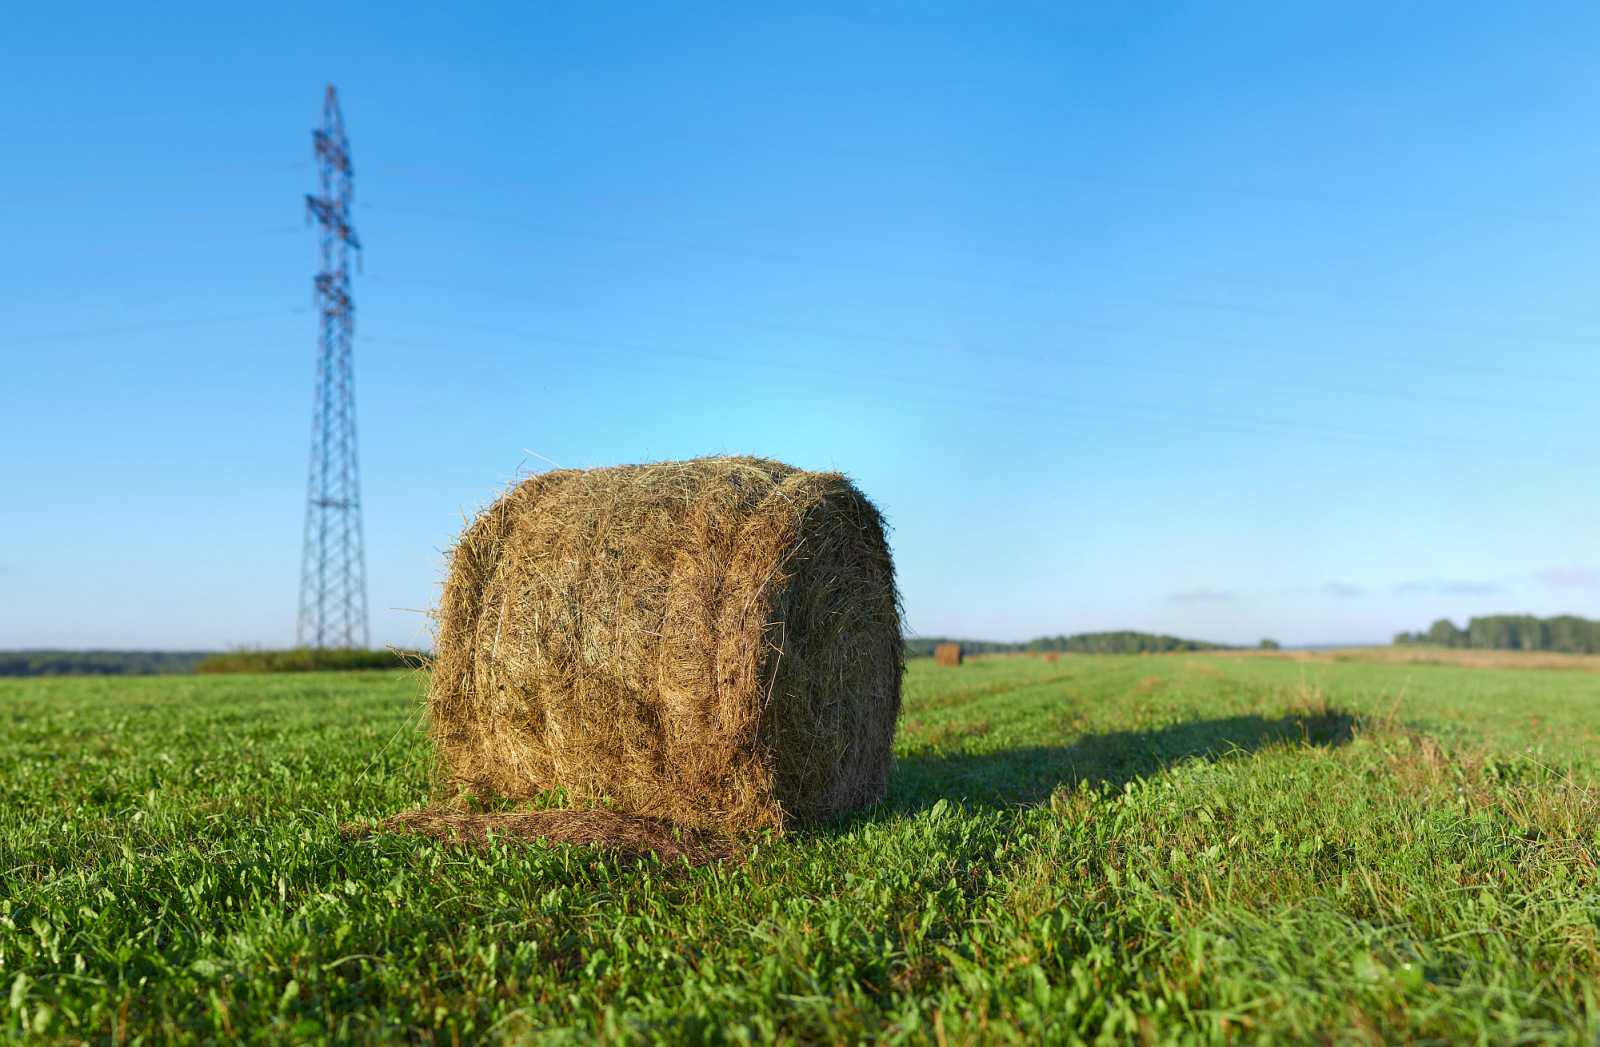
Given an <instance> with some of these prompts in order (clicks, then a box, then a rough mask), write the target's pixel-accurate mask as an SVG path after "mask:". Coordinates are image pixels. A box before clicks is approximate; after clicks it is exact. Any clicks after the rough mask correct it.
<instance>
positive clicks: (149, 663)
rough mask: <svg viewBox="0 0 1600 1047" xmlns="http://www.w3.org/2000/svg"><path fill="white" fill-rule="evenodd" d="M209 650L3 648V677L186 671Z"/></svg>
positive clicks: (0, 660)
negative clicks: (11, 649)
mask: <svg viewBox="0 0 1600 1047" xmlns="http://www.w3.org/2000/svg"><path fill="white" fill-rule="evenodd" d="M211 653H212V652H210V651H0V676H154V675H156V674H159V673H187V672H192V671H193V670H194V667H195V665H196V664H197V663H198V662H199V661H200V660H201V659H203V658H205V657H207V656H208V655H210V654H211Z"/></svg>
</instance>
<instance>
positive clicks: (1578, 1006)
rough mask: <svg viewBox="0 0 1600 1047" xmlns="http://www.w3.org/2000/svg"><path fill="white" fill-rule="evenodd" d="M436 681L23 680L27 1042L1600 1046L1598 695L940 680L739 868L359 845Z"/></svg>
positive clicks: (1282, 678)
mask: <svg viewBox="0 0 1600 1047" xmlns="http://www.w3.org/2000/svg"><path fill="white" fill-rule="evenodd" d="M417 691H418V683H417V681H416V680H414V679H408V678H404V677H402V676H401V675H400V674H397V673H349V674H296V675H292V676H224V677H209V678H202V677H145V678H133V679H107V678H78V679H60V678H44V679H26V680H3V681H0V723H3V724H4V731H3V734H0V790H3V793H0V1026H3V1027H4V1028H6V1029H7V1030H8V1033H9V1035H11V1036H13V1037H17V1038H20V1040H22V1041H24V1042H69V1041H88V1042H93V1043H115V1044H121V1043H130V1044H131V1043H139V1042H143V1043H158V1042H160V1043H167V1042H179V1043H187V1042H219V1043H220V1042H228V1043H232V1042H250V1043H323V1042H325V1043H369V1042H422V1043H435V1044H446V1043H448V1044H456V1043H474V1042H489V1043H496V1042H530V1041H538V1042H552V1043H561V1042H589V1041H596V1040H606V1041H611V1040H616V1041H622V1042H637V1043H652V1042H666V1043H702V1042H712V1043H740V1042H751V1041H760V1042H790V1043H855V1042H905V1043H917V1044H939V1045H941V1047H943V1045H951V1044H958V1043H975V1042H981V1043H1006V1042H1047V1043H1130V1044H1149V1043H1169V1042H1170V1043H1213V1042H1215V1043H1231V1042H1238V1043H1256V1042H1259V1043H1283V1042H1321V1043H1379V1042H1397V1041H1410V1042H1440V1043H1443V1042H1451V1043H1466V1042H1475V1043H1492V1044H1510V1043H1570V1044H1592V1043H1594V1042H1595V1041H1596V1039H1597V1037H1600V950H1597V944H1600V885H1597V875H1596V860H1597V850H1600V836H1597V832H1600V817H1597V814H1596V797H1595V794H1594V793H1593V792H1592V791H1591V789H1590V783H1591V780H1592V774H1593V763H1592V762H1591V748H1592V741H1593V739H1592V737H1591V727H1590V725H1591V723H1592V722H1593V718H1594V712H1595V709H1596V702H1597V700H1600V674H1591V673H1578V672H1554V671H1541V670H1531V669H1523V670H1518V669H1501V668H1473V667H1468V666H1460V665H1429V664H1408V665H1384V664H1376V663H1370V662H1361V661H1350V662H1339V661H1330V662H1327V663H1301V662H1295V661H1292V660H1289V659H1270V658H1259V657H1243V656H1238V657H1234V656H1228V655H1179V656H1167V657H1120V658H1117V657H1105V658H1095V657H1080V658H1064V659H1062V660H1061V661H1060V662H1057V663H1048V662H1045V661H1043V660H1042V659H1037V660H1036V659H1012V660H1006V659H986V660H982V661H978V662H975V663H971V664H968V665H966V666H963V667H961V668H952V669H939V668H936V667H934V666H933V665H932V664H931V663H930V662H926V661H920V662H916V663H913V664H912V665H911V666H910V669H909V672H908V676H907V681H906V702H905V710H904V715H903V719H902V724H901V731H900V735H899V739H898V742H897V745H898V752H899V759H898V761H897V765H896V777H895V781H894V785H893V788H892V790H891V793H890V796H889V798H888V800H887V801H886V802H885V803H884V804H883V805H881V806H880V807H879V808H877V809H875V810H873V811H870V812H867V813H865V814H862V815H860V816H858V817H856V818H854V819H851V820H849V821H847V822H845V823H843V824H839V825H835V826H829V827H825V828H819V829H810V830H804V831H798V832H794V833H792V834H790V835H789V836H787V837H784V838H782V839H778V840H772V841H766V842H760V843H759V844H758V845H757V846H756V848H755V849H754V850H753V852H751V853H750V854H749V855H748V857H747V858H746V859H745V860H744V861H741V862H730V863H726V864H722V865H710V866H705V867H694V868H691V867H687V866H682V865H673V864H669V863H663V862H657V861H652V860H645V861H642V862H628V861H622V860H618V859H616V858H613V857H609V856H608V855H607V854H605V853H604V852H598V851H593V850H589V849H583V848H573V847H569V846H564V845H554V846H551V845H535V846H523V845H515V844H511V845H501V846H496V847H494V848H493V849H490V850H488V851H481V852H480V851H474V850H470V849H463V848H452V847H448V846H444V845H440V844H436V843H431V842H427V841H424V840H421V839H418V838H415V837H406V836H397V835H386V834H379V835H374V836H365V837H362V836H355V835H351V834H348V833H344V832H341V830H340V826H341V824H343V823H349V822H363V821H373V820H376V819H378V818H380V817H382V816H384V815H388V814H392V813H394V812H396V811H399V810H402V809H404V808H407V807H412V806H415V805H417V804H419V803H421V802H423V801H424V800H425V799H426V797H427V783H426V781H425V779H424V773H425V768H426V762H427V756H428V752H427V747H426V742H425V740H424V739H423V738H422V737H420V736H419V735H417V734H416V732H415V729H414V727H415V718H414V714H415V710H416V703H417Z"/></svg>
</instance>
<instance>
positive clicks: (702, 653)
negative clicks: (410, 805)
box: [428, 457, 903, 830]
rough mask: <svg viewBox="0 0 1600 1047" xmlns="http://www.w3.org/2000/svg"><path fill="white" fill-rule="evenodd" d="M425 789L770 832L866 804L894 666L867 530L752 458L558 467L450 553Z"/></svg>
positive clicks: (886, 608) (870, 525)
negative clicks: (547, 797)
mask: <svg viewBox="0 0 1600 1047" xmlns="http://www.w3.org/2000/svg"><path fill="white" fill-rule="evenodd" d="M438 628H439V635H438V642H437V645H436V649H435V650H436V659H435V662H434V668H433V678H432V682H431V685H430V688H429V692H428V712H429V716H430V730H431V732H432V735H433V738H434V740H435V742H436V745H437V749H438V754H439V757H440V768H439V770H440V784H441V785H442V786H443V787H444V788H445V790H446V791H448V792H454V793H458V794H459V793H461V792H467V793H470V794H472V795H474V796H476V797H478V798H479V799H480V800H484V799H489V798H491V797H494V796H499V797H506V798H512V799H523V798H526V799H531V798H534V797H537V796H539V795H540V794H541V793H543V792H544V791H546V790H550V789H557V788H560V789H564V790H566V792H567V794H568V796H569V797H570V798H571V799H572V800H573V801H576V802H579V803H585V802H594V801H602V802H608V803H609V804H610V805H612V806H614V807H617V808H620V809H621V810H624V811H629V812H634V813H638V814H642V815H646V816H649V817H654V818H660V819H664V820H667V821H670V822H673V823H675V824H678V825H683V826H701V827H721V828H728V829H740V830H742V829H750V828H757V827H762V826H772V827H776V828H779V829H782V828H784V827H785V826H787V825H790V824H794V823H797V822H798V823H814V822H820V821H826V820H829V819H832V818H835V817H837V816H838V815H841V814H843V813H845V812H848V811H853V810H857V809H859V808H861V807H864V806H866V805H868V804H871V803H873V802H875V801H876V800H878V799H880V798H882V797H883V795H884V793H885V792H886V790H887V788H888V781H889V766H890V762H891V760H892V758H893V738H894V723H895V719H896V717H897V716H898V715H899V710H900V676H901V672H902V670H903V657H902V651H901V638H900V616H899V595H898V593H897V591H896V589H895V584H894V565H893V563H892V562H891V560H890V556H889V547H888V544H887V542H886V541H885V539H884V524H883V520H882V518H881V517H880V516H879V515H878V511H877V509H876V508H874V507H873V505H872V503H871V502H869V501H868V500H867V499H866V497H865V496H863V495H862V494H861V492H860V491H858V490H856V488H855V486H854V485H853V484H852V483H851V482H850V481H849V480H848V479H847V478H846V477H844V476H843V475H841V474H839V473H812V472H803V471H801V470H799V469H794V468H792V467H790V466H787V465H784V464H782V463H780V462H775V461H771V460H769V459H763V458H736V457H723V458H701V459H695V460H693V461H688V462H661V463H656V464H653V465H628V466H617V467H614V468H607V469H590V470H577V469H562V470H556V471H552V472H548V473H544V474H542V475H539V476H535V477H533V478H531V479H529V480H526V481H524V482H522V483H521V484H519V485H517V486H516V487H513V488H511V489H510V490H508V491H507V492H506V493H505V495H504V496H503V497H501V498H500V499H499V500H498V501H496V502H494V503H493V504H492V505H490V506H489V507H488V508H487V509H485V510H484V511H483V512H481V513H480V514H479V515H478V517H477V518H476V519H475V520H474V521H473V522H472V523H471V524H470V525H469V526H468V527H467V529H466V530H465V531H464V532H463V533H462V535H461V538H460V540H459V541H458V542H457V544H456V546H455V548H454V550H453V551H452V552H451V554H450V560H449V575H448V577H447V579H446V581H445V585H444V593H443V597H442V599H441V601H440V606H439V612H438Z"/></svg>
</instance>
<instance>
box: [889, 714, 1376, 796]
mask: <svg viewBox="0 0 1600 1047" xmlns="http://www.w3.org/2000/svg"><path fill="white" fill-rule="evenodd" d="M1355 722H1356V721H1355V717H1353V716H1351V715H1350V714H1349V713H1346V712H1343V711H1341V710H1338V709H1327V710H1321V711H1318V712H1315V713H1308V714H1305V715H1290V716H1284V717H1280V718H1279V719H1275V720H1274V719H1268V718H1267V717H1264V716H1229V717H1225V718H1222V719H1217V720H1191V721H1188V722H1185V723H1177V724H1172V725H1170V726H1167V727H1160V728H1155V729H1152V730H1148V731H1113V732H1110V733H1108V734H1092V735H1087V736H1085V737H1083V738H1080V739H1079V740H1078V741H1076V742H1074V743H1072V744H1071V745H1063V746H1030V747H1028V748H1025V749H1008V750H1004V751H1001V752H994V753H983V754H974V753H965V752H960V751H951V750H948V749H941V748H939V747H937V746H933V747H929V748H926V749H923V750H920V751H918V752H915V753H913V754H911V755H908V756H904V757H901V758H900V759H897V760H896V761H895V763H894V772H893V778H892V779H891V781H890V785H889V796H888V799H887V801H886V803H885V806H886V807H888V808H890V809H898V810H917V809H920V808H923V807H928V806H931V805H932V804H934V803H937V802H938V801H939V800H940V799H946V798H948V799H961V800H963V801H964V802H965V803H967V804H968V805H969V806H972V805H978V806H1010V805H1012V804H1017V803H1035V802H1038V801H1040V800H1043V799H1045V798H1046V797H1048V796H1049V795H1050V793H1051V792H1053V791H1054V790H1055V789H1056V788H1058V787H1060V786H1067V787H1068V788H1076V787H1077V785H1078V783H1079V782H1087V783H1089V785H1090V786H1093V787H1095V788H1111V789H1120V788H1122V786H1123V785H1124V784H1125V783H1127V782H1129V781H1132V780H1133V779H1135V778H1146V777H1149V776H1151V775H1153V774H1156V773H1158V772H1160V771H1161V769H1162V768H1164V767H1168V766H1171V765H1172V764H1174V763H1177V762H1178V761H1180V760H1184V759H1187V758H1190V757H1196V756H1211V757H1226V756H1228V755H1229V754H1231V753H1236V752H1254V751H1255V750H1258V749H1263V748H1266V747H1267V746H1271V745H1277V744H1301V745H1316V746H1337V745H1344V744H1345V743H1346V742H1348V741H1349V740H1350V738H1351V735H1352V732H1353V730H1354V728H1355Z"/></svg>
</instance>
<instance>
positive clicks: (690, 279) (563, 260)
mask: <svg viewBox="0 0 1600 1047" xmlns="http://www.w3.org/2000/svg"><path fill="white" fill-rule="evenodd" d="M384 235H386V236H387V238H388V239H390V240H394V241H397V242H401V243H412V244H417V245H421V246H427V247H445V248H452V249H457V250H465V251H473V252H475V253H481V254H495V255H502V256H505V257H508V258H520V259H523V260H526V261H532V262H538V263H541V264H547V263H554V264H557V265H560V266H563V267H567V268H571V267H581V268H585V269H595V270H598V271H601V272H609V273H626V274H629V275H634V276H648V277H651V278H654V279H668V280H676V281H680V282H687V283H697V284H703V285H706V286H711V287H730V286H738V285H737V284H734V283H733V282H731V281H729V280H728V279H726V278H725V277H722V276H717V277H708V276H705V275H703V274H699V273H690V272H686V271H684V270H683V269H661V268H655V267H649V266H638V265H619V264H616V263H613V262H595V261H592V260H590V259H587V258H574V257H571V256H562V255H552V254H536V253H533V252H529V251H522V250H518V249H515V248H507V247H501V246H498V245H493V246H488V247H485V246H483V245H481V244H474V243H469V242H463V241H458V240H442V239H438V238H435V237H419V236H410V235H407V234H404V233H392V232H391V233H387V234H384ZM828 293H829V297H830V298H851V299H854V300H856V301H864V302H870V303H872V304H876V305H881V306H894V307H897V308H917V309H924V308H926V307H927V306H926V304H925V303H913V302H907V301H905V300H903V299H902V300H899V301H896V300H894V299H892V298H886V297H884V296H882V295H879V294H872V295H863V294H860V293H853V292H850V291H843V290H836V289H830V290H829V292H828ZM961 312H962V313H963V314H972V315H977V316H992V317H998V318H1003V319H1008V320H1013V321H1015V320H1017V319H1018V316H1017V314H1015V313H1009V312H1002V311H999V310H994V309H985V308H982V307H976V306H969V305H965V304H963V305H962V306H961ZM1049 322H1050V323H1052V324H1054V325H1056V326H1063V327H1073V328H1081V329H1083V330H1086V331H1097V332H1101V333H1106V334H1124V335H1135V336H1139V337H1147V338H1161V339H1165V340H1177V341H1185V342H1197V343H1200V344H1205V345H1218V344H1221V345H1231V346H1236V347H1239V348H1254V349H1258V350H1261V351H1264V352H1272V353H1281V352H1284V351H1285V347H1283V346H1281V345H1275V344H1271V343H1264V342H1255V341H1250V340H1247V339H1240V338H1236V337H1228V338H1217V337H1213V336H1207V335H1195V334H1188V333H1183V332H1177V333H1174V332H1163V331H1143V330H1140V329H1137V328H1129V327H1121V326H1118V325H1114V324H1103V323H1097V322H1093V321H1084V320H1062V319H1052V320H1051V321H1049ZM1291 351H1293V352H1296V353H1298V354H1300V355H1302V356H1317V357H1324V358H1327V359H1331V360H1351V361H1358V362H1362V363H1376V364H1381V365H1383V366H1385V367H1394V366H1397V365H1399V366H1407V367H1416V368H1422V369H1428V370H1449V371H1470V372H1476V373H1481V374H1485V375H1494V376H1514V377H1517V378H1520V379H1524V380H1526V379H1538V380H1543V381H1552V382H1561V383H1571V382H1592V381H1594V380H1595V379H1594V377H1593V376H1589V375H1581V374H1573V373H1558V372H1548V371H1545V372H1541V371H1535V370H1529V369H1527V368H1521V367H1517V368H1511V367H1495V366H1492V365H1484V364H1478V363H1473V362H1470V361H1464V360H1462V359H1461V358H1459V357H1452V358H1450V359H1449V360H1422V359H1415V358H1406V357H1403V356H1396V355H1393V354H1389V355H1382V356H1378V355H1372V354H1366V353H1355V352H1349V351H1346V350H1328V349H1317V350H1291Z"/></svg>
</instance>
